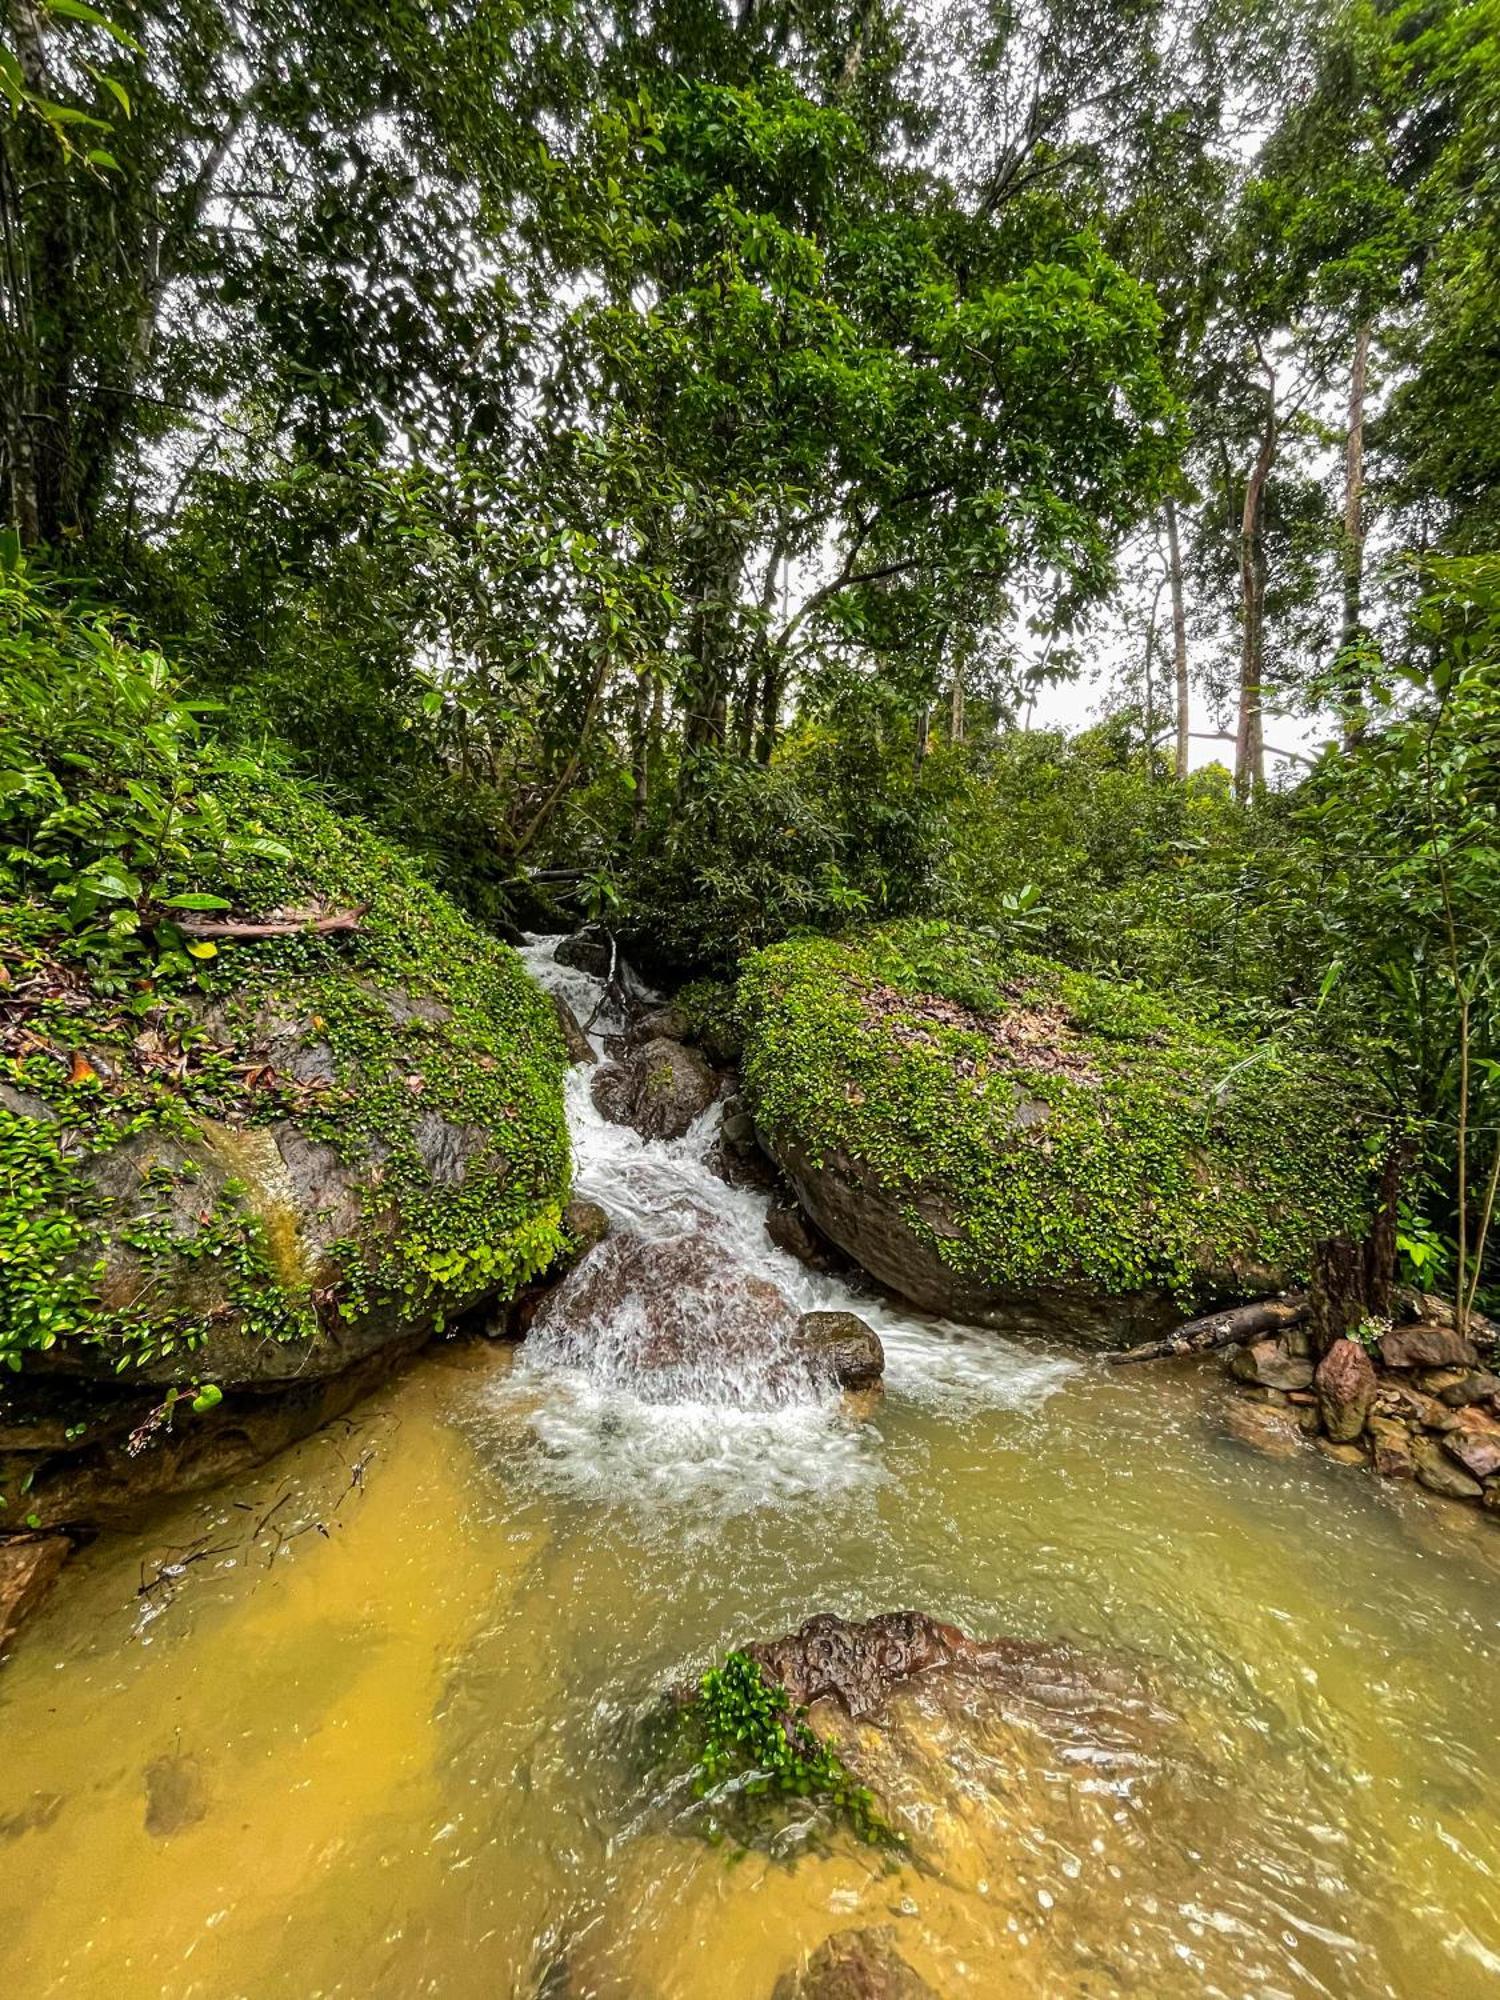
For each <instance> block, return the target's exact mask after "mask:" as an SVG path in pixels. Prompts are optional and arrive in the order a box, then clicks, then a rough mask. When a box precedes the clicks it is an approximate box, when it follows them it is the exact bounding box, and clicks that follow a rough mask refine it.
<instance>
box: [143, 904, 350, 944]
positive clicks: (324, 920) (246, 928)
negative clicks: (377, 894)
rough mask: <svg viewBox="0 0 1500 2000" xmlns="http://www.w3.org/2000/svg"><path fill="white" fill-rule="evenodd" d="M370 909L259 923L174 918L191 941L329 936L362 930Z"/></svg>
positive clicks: (267, 920) (272, 918) (238, 920)
mask: <svg viewBox="0 0 1500 2000" xmlns="http://www.w3.org/2000/svg"><path fill="white" fill-rule="evenodd" d="M369 907H370V906H369V904H368V903H357V904H356V905H355V907H354V908H353V909H352V910H330V911H329V912H328V914H327V915H326V916H322V917H319V916H315V915H314V914H313V913H312V911H311V910H309V911H308V912H307V914H306V916H291V917H268V918H267V919H266V920H265V922H264V923H259V924H255V923H247V922H244V921H242V920H241V919H240V918H238V917H223V918H220V917H174V918H173V919H172V921H173V922H174V923H175V924H176V926H177V928H178V929H179V930H180V931H181V932H182V934H183V936H184V937H190V938H241V939H245V940H254V939H256V938H276V937H327V936H329V935H330V934H331V933H332V932H334V931H357V930H359V929H360V928H361V926H362V924H363V923H364V917H365V912H366V911H367V910H368V909H369Z"/></svg>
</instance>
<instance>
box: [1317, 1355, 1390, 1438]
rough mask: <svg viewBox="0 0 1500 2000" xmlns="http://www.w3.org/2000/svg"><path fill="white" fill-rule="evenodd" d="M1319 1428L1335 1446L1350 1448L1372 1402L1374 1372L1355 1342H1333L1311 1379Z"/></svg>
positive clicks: (1373, 1396) (1368, 1412) (1366, 1356)
mask: <svg viewBox="0 0 1500 2000" xmlns="http://www.w3.org/2000/svg"><path fill="white" fill-rule="evenodd" d="M1313 1382H1314V1385H1315V1386H1316V1388H1317V1392H1318V1409H1319V1411H1320V1412H1321V1414H1322V1418H1323V1428H1324V1430H1325V1431H1327V1433H1328V1435H1329V1437H1330V1438H1331V1439H1332V1440H1333V1442H1334V1443H1335V1444H1353V1442H1354V1440H1355V1439H1356V1438H1357V1437H1358V1436H1359V1434H1360V1432H1361V1431H1362V1430H1363V1429H1364V1427H1365V1420H1366V1418H1367V1417H1368V1416H1369V1414H1370V1405H1371V1404H1372V1403H1373V1402H1374V1400H1375V1369H1374V1366H1373V1364H1372V1362H1371V1360H1370V1357H1369V1355H1368V1354H1366V1352H1365V1350H1364V1349H1363V1348H1362V1347H1361V1346H1360V1344H1359V1342H1358V1341H1357V1340H1336V1341H1334V1343H1333V1345H1332V1346H1331V1347H1330V1348H1329V1350H1328V1352H1327V1353H1326V1354H1325V1355H1324V1356H1323V1359H1322V1360H1321V1361H1320V1362H1319V1363H1318V1372H1317V1374H1316V1375H1315V1376H1314V1377H1313Z"/></svg>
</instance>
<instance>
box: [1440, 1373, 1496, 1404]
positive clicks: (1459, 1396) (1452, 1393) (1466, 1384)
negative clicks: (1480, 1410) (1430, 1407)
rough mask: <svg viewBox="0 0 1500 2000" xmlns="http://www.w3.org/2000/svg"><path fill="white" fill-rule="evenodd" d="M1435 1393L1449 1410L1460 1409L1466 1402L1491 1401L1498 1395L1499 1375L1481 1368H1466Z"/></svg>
mask: <svg viewBox="0 0 1500 2000" xmlns="http://www.w3.org/2000/svg"><path fill="white" fill-rule="evenodd" d="M1436 1394H1437V1399H1438V1401H1439V1402H1440V1403H1446V1404H1447V1405H1448V1408H1449V1409H1450V1410H1459V1409H1462V1408H1463V1407H1464V1406H1465V1405H1466V1404H1468V1403H1488V1402H1492V1401H1493V1400H1494V1398H1495V1397H1497V1396H1500V1375H1491V1374H1490V1373H1489V1372H1488V1370H1487V1369H1483V1368H1468V1369H1465V1370H1464V1372H1463V1373H1462V1374H1461V1375H1459V1376H1458V1378H1457V1380H1456V1381H1453V1382H1450V1383H1448V1385H1447V1386H1446V1387H1445V1388H1442V1389H1439V1390H1438V1391H1437V1392H1436Z"/></svg>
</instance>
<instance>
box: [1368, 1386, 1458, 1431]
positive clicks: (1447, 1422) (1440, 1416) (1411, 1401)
mask: <svg viewBox="0 0 1500 2000" xmlns="http://www.w3.org/2000/svg"><path fill="white" fill-rule="evenodd" d="M1375 1402H1376V1407H1377V1408H1378V1409H1380V1410H1383V1411H1385V1412H1386V1413H1387V1414H1388V1415H1391V1416H1396V1417H1400V1418H1401V1419H1402V1420H1403V1422H1406V1423H1413V1424H1420V1425H1421V1426H1422V1428H1423V1429H1424V1430H1429V1431H1450V1430H1455V1429H1457V1427H1458V1413H1457V1411H1455V1410H1450V1409H1449V1408H1448V1407H1447V1405H1446V1404H1443V1403H1439V1402H1438V1401H1437V1400H1436V1399H1435V1398H1434V1397H1432V1396H1424V1395H1423V1394H1422V1392H1421V1390H1420V1389H1418V1388H1415V1387H1413V1385H1412V1384H1411V1383H1409V1382H1398V1381H1395V1380H1387V1381H1384V1382H1382V1383H1381V1385H1380V1390H1379V1393H1378V1394H1377V1396H1376V1398H1375Z"/></svg>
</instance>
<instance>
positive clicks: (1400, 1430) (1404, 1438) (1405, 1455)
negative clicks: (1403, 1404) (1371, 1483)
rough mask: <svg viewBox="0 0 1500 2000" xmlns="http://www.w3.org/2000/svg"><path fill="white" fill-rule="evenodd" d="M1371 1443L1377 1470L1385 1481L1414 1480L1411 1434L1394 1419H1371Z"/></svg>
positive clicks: (1414, 1467)
mask: <svg viewBox="0 0 1500 2000" xmlns="http://www.w3.org/2000/svg"><path fill="white" fill-rule="evenodd" d="M1370 1443H1371V1446H1372V1449H1373V1457H1374V1464H1375V1470H1376V1471H1377V1472H1378V1473H1379V1474H1380V1475H1381V1477H1382V1478H1383V1479H1413V1478H1415V1477H1416V1471H1417V1467H1416V1462H1415V1460H1414V1459H1413V1458H1412V1453H1411V1432H1410V1431H1409V1430H1408V1429H1407V1428H1406V1426H1405V1424H1403V1423H1401V1422H1400V1421H1398V1420H1397V1419H1396V1418H1394V1417H1372V1418H1371V1419H1370Z"/></svg>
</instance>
